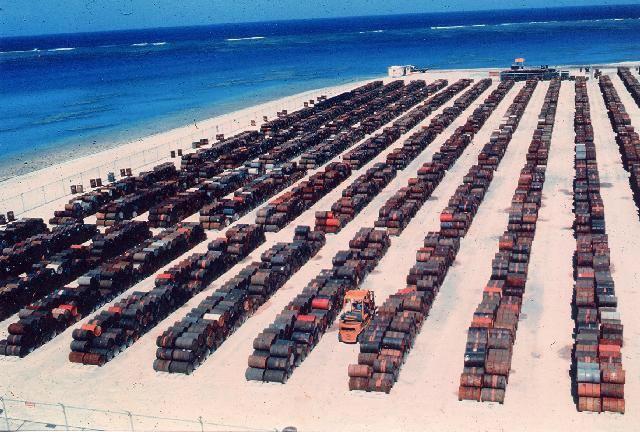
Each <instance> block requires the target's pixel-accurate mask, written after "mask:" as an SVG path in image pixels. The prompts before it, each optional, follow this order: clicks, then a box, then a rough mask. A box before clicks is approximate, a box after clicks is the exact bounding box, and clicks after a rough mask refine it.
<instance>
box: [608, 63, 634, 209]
mask: <svg viewBox="0 0 640 432" xmlns="http://www.w3.org/2000/svg"><path fill="white" fill-rule="evenodd" d="M618 75H619V76H620V78H622V80H623V81H624V82H625V85H627V89H629V92H631V94H632V96H633V97H634V99H635V100H636V103H637V102H638V100H640V96H639V93H640V84H638V80H637V79H636V78H635V77H634V76H633V75H631V73H630V72H629V70H628V69H626V70H625V68H620V69H618ZM600 91H601V92H602V96H603V97H604V102H605V105H606V107H607V111H608V112H609V120H610V121H611V126H612V127H613V131H614V132H615V134H616V142H617V143H618V149H619V150H620V155H621V156H622V163H623V166H624V169H625V170H627V172H629V174H630V178H629V183H630V185H631V190H632V191H633V197H634V201H635V203H636V207H637V208H638V210H639V212H640V136H639V135H638V132H637V131H636V130H635V129H634V127H633V126H632V125H631V118H630V117H629V114H628V113H627V112H626V109H625V106H624V104H623V103H622V101H621V100H620V97H619V96H618V92H617V91H616V89H615V87H614V86H613V83H612V82H611V79H610V78H609V77H608V76H607V75H604V76H602V77H601V78H600Z"/></svg>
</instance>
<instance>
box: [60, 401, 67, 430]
mask: <svg viewBox="0 0 640 432" xmlns="http://www.w3.org/2000/svg"><path fill="white" fill-rule="evenodd" d="M58 405H60V408H62V414H63V415H64V426H65V427H66V428H67V430H69V420H68V419H67V409H66V408H65V407H64V405H63V404H62V403H59V404H58Z"/></svg>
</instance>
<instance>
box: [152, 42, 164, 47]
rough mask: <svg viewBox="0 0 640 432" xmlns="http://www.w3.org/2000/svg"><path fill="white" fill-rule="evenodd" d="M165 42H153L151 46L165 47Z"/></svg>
mask: <svg viewBox="0 0 640 432" xmlns="http://www.w3.org/2000/svg"><path fill="white" fill-rule="evenodd" d="M166 44H167V43H166V42H154V43H152V44H151V45H155V46H162V45H166Z"/></svg>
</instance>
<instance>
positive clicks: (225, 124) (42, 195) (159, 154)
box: [0, 84, 352, 216]
mask: <svg viewBox="0 0 640 432" xmlns="http://www.w3.org/2000/svg"><path fill="white" fill-rule="evenodd" d="M346 86H352V84H350V85H343V86H340V87H335V88H331V89H321V90H314V91H309V92H305V93H301V94H300V95H298V96H295V97H291V98H288V99H286V100H284V101H282V100H280V101H274V102H269V103H266V104H263V105H261V106H259V107H256V111H254V112H245V113H244V114H242V115H238V116H233V115H232V114H231V115H225V116H221V118H220V122H219V123H218V124H213V125H211V126H208V127H206V128H203V129H201V130H199V131H197V132H193V133H191V134H188V135H184V136H181V137H180V138H178V139H172V140H167V141H166V142H164V143H162V144H159V145H157V146H154V147H150V148H147V149H145V150H142V151H139V152H134V153H131V154H126V155H123V156H122V157H119V158H116V159H112V160H109V161H108V162H105V163H102V164H99V165H96V166H92V167H89V168H87V169H85V170H83V171H80V172H77V173H75V174H73V175H69V176H60V177H59V178H55V179H54V178H51V179H47V180H46V183H42V184H40V185H37V186H34V187H33V188H32V189H29V190H27V191H25V192H21V193H18V194H15V193H12V191H11V190H7V189H10V188H8V187H4V188H3V187H2V186H0V213H6V212H7V211H13V212H14V214H15V215H16V216H19V215H21V214H22V213H24V212H27V211H29V210H33V209H35V208H37V207H40V206H42V205H45V204H48V203H51V202H53V201H56V200H58V199H61V198H64V197H66V196H70V195H71V186H72V185H83V188H84V189H85V190H87V189H88V187H89V184H90V179H97V178H99V179H102V180H103V182H104V181H105V180H106V179H107V175H108V173H110V172H111V173H114V174H115V175H116V177H119V173H120V170H121V169H123V168H131V170H132V171H134V172H138V171H143V170H145V169H150V168H151V167H153V166H154V165H157V164H159V163H162V162H167V161H170V160H172V159H171V155H170V153H171V151H176V152H177V150H182V151H183V152H184V153H187V152H190V151H191V145H192V143H193V142H194V141H199V140H200V139H202V138H208V139H210V140H212V139H213V138H215V136H216V135H218V134H224V135H225V137H229V136H232V135H234V134H236V133H238V132H240V131H242V130H247V129H250V128H252V127H254V126H252V124H253V125H256V126H258V125H260V124H261V123H262V121H263V119H262V116H263V115H267V116H268V117H269V118H273V117H274V116H275V114H276V113H277V112H278V111H280V110H282V109H288V110H294V109H299V108H301V107H302V106H303V103H304V102H308V101H309V100H315V99H317V97H318V96H320V95H325V96H327V97H331V96H334V95H336V94H338V93H340V92H342V91H344V88H345V87H346ZM258 110H259V111H258ZM254 128H255V127H254Z"/></svg>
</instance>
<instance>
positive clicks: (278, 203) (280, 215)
mask: <svg viewBox="0 0 640 432" xmlns="http://www.w3.org/2000/svg"><path fill="white" fill-rule="evenodd" d="M350 175H351V168H350V167H349V165H347V164H344V163H341V162H332V163H330V164H328V165H327V167H326V168H325V169H324V170H323V171H320V172H318V173H315V174H313V175H312V176H311V177H309V179H308V180H306V181H303V182H302V183H300V184H299V185H298V186H296V187H294V188H293V189H292V190H291V191H288V192H285V193H283V194H282V195H280V196H278V197H277V198H275V199H274V200H273V201H271V202H270V203H269V204H268V205H266V206H265V207H263V208H261V209H260V210H258V214H257V217H256V223H257V224H259V225H262V226H263V227H264V230H265V231H275V232H277V231H279V230H280V229H282V228H283V227H284V226H285V225H287V224H288V223H289V222H291V221H292V220H293V219H295V218H296V217H298V216H299V215H301V214H302V213H303V212H304V211H305V210H307V209H308V208H309V207H311V206H312V205H313V204H315V203H316V202H317V201H318V200H319V199H320V198H322V197H323V196H325V195H326V194H328V193H329V192H331V191H332V190H333V189H334V188H335V187H336V186H338V185H339V184H340V183H342V182H343V181H344V180H345V179H346V178H347V177H349V176H350Z"/></svg>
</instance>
